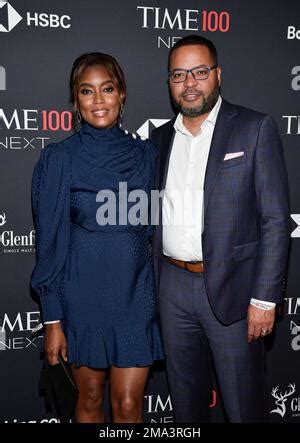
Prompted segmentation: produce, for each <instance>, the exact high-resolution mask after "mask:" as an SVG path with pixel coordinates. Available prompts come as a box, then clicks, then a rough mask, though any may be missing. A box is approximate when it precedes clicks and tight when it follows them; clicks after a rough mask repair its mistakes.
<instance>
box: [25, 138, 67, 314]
mask: <svg viewBox="0 0 300 443" xmlns="http://www.w3.org/2000/svg"><path fill="white" fill-rule="evenodd" d="M32 208H33V216H34V223H35V229H36V259H37V261H36V266H35V268H34V270H33V273H32V276H31V287H32V288H33V290H34V291H35V293H36V294H37V295H38V296H39V297H40V302H41V308H42V317H43V321H51V320H60V319H62V318H63V309H62V304H61V288H62V284H63V279H62V277H63V275H62V274H63V268H64V265H65V263H66V260H67V256H68V250H69V241H70V160H69V156H68V155H67V153H66V152H65V151H63V149H62V147H61V146H60V145H59V144H58V145H55V144H52V145H49V146H47V147H46V148H45V149H44V150H43V151H42V154H41V157H40V159H39V161H38V163H37V164H36V166H35V168H34V172H33V178H32Z"/></svg>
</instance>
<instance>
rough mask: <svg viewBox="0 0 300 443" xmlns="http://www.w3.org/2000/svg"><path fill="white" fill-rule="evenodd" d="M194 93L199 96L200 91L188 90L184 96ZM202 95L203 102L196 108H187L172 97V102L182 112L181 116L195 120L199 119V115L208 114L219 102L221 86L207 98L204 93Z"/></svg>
mask: <svg viewBox="0 0 300 443" xmlns="http://www.w3.org/2000/svg"><path fill="white" fill-rule="evenodd" d="M193 92H194V93H196V94H199V91H196V90H193V89H192V88H190V89H187V90H186V91H185V92H184V94H187V93H193ZM200 95H202V97H203V101H202V103H201V105H199V106H196V107H195V108H185V107H184V106H182V104H181V103H180V102H179V101H177V100H176V99H175V98H174V97H172V101H173V104H174V106H175V108H176V109H178V110H179V112H181V114H182V115H184V116H185V117H190V118H195V117H199V115H203V114H208V113H209V112H210V111H211V110H212V108H213V107H214V106H215V104H216V103H217V101H218V98H219V85H218V86H217V87H216V88H215V89H214V90H213V91H212V92H211V93H210V94H209V95H208V96H207V97H205V96H204V94H203V92H200Z"/></svg>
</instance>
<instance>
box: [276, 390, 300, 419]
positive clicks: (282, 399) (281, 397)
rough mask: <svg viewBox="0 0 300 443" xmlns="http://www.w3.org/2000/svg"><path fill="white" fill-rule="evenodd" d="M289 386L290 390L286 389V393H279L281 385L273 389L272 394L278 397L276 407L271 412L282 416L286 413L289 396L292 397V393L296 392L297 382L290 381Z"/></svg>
mask: <svg viewBox="0 0 300 443" xmlns="http://www.w3.org/2000/svg"><path fill="white" fill-rule="evenodd" d="M288 387H289V388H290V389H289V390H286V391H285V393H284V394H282V393H279V392H278V389H279V386H276V388H273V389H272V396H273V397H274V398H276V401H275V404H276V405H277V408H276V409H273V410H272V411H270V414H274V413H275V414H279V415H281V417H283V416H284V415H285V413H286V406H285V403H286V401H287V398H288V397H290V396H291V395H292V394H294V392H295V390H296V384H295V383H289V384H288Z"/></svg>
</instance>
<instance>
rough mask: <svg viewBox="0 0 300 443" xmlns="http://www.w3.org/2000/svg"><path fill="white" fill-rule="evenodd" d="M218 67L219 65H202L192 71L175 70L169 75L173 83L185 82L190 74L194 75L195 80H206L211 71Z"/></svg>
mask: <svg viewBox="0 0 300 443" xmlns="http://www.w3.org/2000/svg"><path fill="white" fill-rule="evenodd" d="M217 67H218V65H214V66H205V65H200V66H196V67H195V68H192V69H183V68H177V69H173V71H170V72H169V74H168V75H169V78H170V79H171V80H172V82H173V83H182V82H185V81H186V78H187V76H188V73H189V72H190V73H191V74H192V76H193V77H194V79H195V80H206V79H207V78H208V77H209V74H210V71H212V70H213V69H215V68H217Z"/></svg>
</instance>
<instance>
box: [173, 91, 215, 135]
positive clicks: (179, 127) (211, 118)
mask: <svg viewBox="0 0 300 443" xmlns="http://www.w3.org/2000/svg"><path fill="white" fill-rule="evenodd" d="M221 104H222V97H221V96H220V95H219V97H218V100H217V102H216V104H215V106H214V107H213V108H212V110H211V111H210V113H209V114H208V116H207V118H206V119H205V120H204V122H203V123H202V125H201V127H200V128H199V133H200V131H201V130H202V129H203V128H204V127H205V126H206V125H207V124H208V123H211V124H212V125H213V126H215V124H216V120H217V117H218V114H219V111H220V107H221ZM174 129H175V131H176V132H181V133H182V134H184V135H189V136H191V135H192V134H191V133H190V131H189V130H188V129H187V128H186V127H185V126H184V124H183V116H182V114H181V113H179V114H178V115H177V117H176V120H175V122H174Z"/></svg>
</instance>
